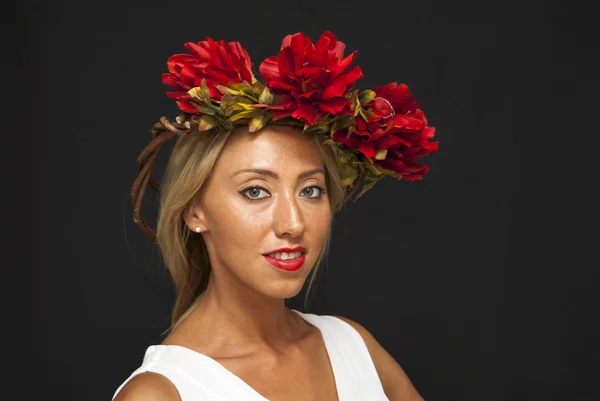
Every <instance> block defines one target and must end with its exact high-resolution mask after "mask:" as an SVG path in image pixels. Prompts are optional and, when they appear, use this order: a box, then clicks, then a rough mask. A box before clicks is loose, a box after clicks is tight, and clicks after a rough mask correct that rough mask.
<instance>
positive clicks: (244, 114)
mask: <svg viewBox="0 0 600 401" xmlns="http://www.w3.org/2000/svg"><path fill="white" fill-rule="evenodd" d="M259 113H260V110H259V109H252V110H244V111H240V112H239V113H235V114H233V115H231V116H230V117H229V119H228V120H229V121H237V120H241V119H242V118H251V117H254V116H255V115H257V114H259Z"/></svg>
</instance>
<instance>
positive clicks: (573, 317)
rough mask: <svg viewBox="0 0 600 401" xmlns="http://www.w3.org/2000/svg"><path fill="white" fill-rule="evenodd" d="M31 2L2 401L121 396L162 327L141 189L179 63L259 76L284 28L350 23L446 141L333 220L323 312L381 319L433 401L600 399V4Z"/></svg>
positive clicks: (18, 51) (13, 119) (166, 289)
mask: <svg viewBox="0 0 600 401" xmlns="http://www.w3.org/2000/svg"><path fill="white" fill-rule="evenodd" d="M18 7H19V8H18V9H17V11H16V13H15V14H13V15H14V16H15V17H16V19H14V20H13V21H17V22H21V24H19V25H18V26H17V29H14V30H10V29H8V28H7V27H6V26H4V27H3V28H2V29H3V31H4V35H3V36H4V39H5V40H6V41H7V43H8V42H10V45H7V46H6V47H5V51H4V55H3V56H2V57H3V59H4V60H7V61H8V62H7V63H3V67H8V70H7V71H8V73H7V74H5V75H4V79H5V82H6V83H7V84H9V86H12V85H16V87H15V90H14V91H13V92H12V96H11V95H9V94H7V93H6V92H5V93H4V100H5V101H6V100H9V101H10V103H11V104H13V105H14V104H16V105H18V107H17V108H16V110H15V111H14V112H12V111H11V112H10V114H9V115H8V116H6V117H5V118H4V120H5V122H6V123H7V124H10V125H8V127H13V128H12V129H9V130H8V132H6V131H5V132H3V133H4V134H5V135H6V136H8V137H9V138H10V139H9V142H8V144H9V145H5V146H6V147H5V152H3V153H4V157H3V162H6V163H7V168H6V169H5V174H4V175H5V179H4V190H3V198H4V199H3V201H4V202H7V206H6V207H5V208H4V212H5V213H4V215H5V222H6V224H7V227H9V228H10V231H9V229H6V231H5V233H8V234H9V235H7V239H6V240H5V241H3V244H4V246H6V252H4V253H5V255H6V268H4V269H2V277H3V279H2V283H3V287H5V289H4V291H3V292H2V294H3V298H4V302H3V307H4V309H5V313H4V315H3V316H4V323H3V327H4V328H3V337H5V338H6V340H5V341H3V343H4V345H5V348H6V350H5V352H6V355H8V356H9V357H10V363H9V362H8V361H6V362H4V363H3V365H4V371H5V374H3V381H4V382H5V384H6V385H5V386H3V387H4V388H6V389H7V390H6V391H4V390H3V392H2V395H0V398H2V399H6V400H17V399H28V400H29V399H32V400H33V399H41V398H43V399H62V400H82V399H85V400H108V399H110V397H111V396H112V394H113V392H114V390H115V389H116V387H117V386H118V385H119V384H120V383H121V381H122V380H124V379H125V378H126V377H127V375H128V374H129V373H130V372H131V371H132V370H133V369H135V368H136V367H137V366H138V365H139V363H140V362H141V358H142V356H143V352H144V350H145V348H146V347H147V346H148V345H150V344H153V343H157V342H160V340H161V333H162V332H163V331H164V330H165V329H166V328H167V325H168V314H169V308H170V305H171V303H172V301H173V291H172V288H171V284H170V282H169V278H168V276H167V275H166V273H165V272H164V269H163V267H162V265H161V263H160V257H159V254H158V252H157V251H156V250H155V249H153V248H152V247H151V246H150V245H149V243H148V241H147V240H146V239H145V238H144V237H143V236H142V234H141V233H140V232H139V231H138V230H137V227H136V226H135V225H134V224H133V223H132V218H131V211H130V206H129V199H128V193H129V188H130V186H131V183H132V181H133V179H134V177H135V173H136V170H135V158H136V157H137V154H138V153H139V151H140V150H141V149H142V148H143V146H145V144H146V143H147V142H148V141H149V139H150V133H149V130H150V127H151V126H152V125H153V123H154V122H155V121H156V120H157V119H158V118H159V117H160V116H163V115H166V116H168V117H170V118H174V116H175V115H176V114H177V109H176V106H175V105H174V103H173V102H172V101H171V100H170V99H168V98H167V97H166V96H165V95H164V92H165V88H164V87H163V86H162V84H161V82H160V74H161V73H162V72H164V71H166V64H165V63H166V59H167V57H168V56H169V55H171V54H174V53H178V52H183V51H185V49H184V48H183V43H184V42H186V41H198V40H203V39H205V38H206V36H210V37H212V38H213V39H225V40H227V41H240V42H241V43H242V45H243V46H244V47H245V48H246V49H248V51H249V53H250V55H251V57H252V59H253V62H254V64H255V68H257V67H258V65H259V64H260V62H261V61H262V60H263V59H264V58H266V57H267V56H270V55H274V54H276V52H277V51H278V49H279V45H280V42H281V39H282V38H283V36H284V35H286V34H288V33H295V32H298V31H301V32H304V33H306V34H308V35H309V36H311V37H312V38H313V39H316V38H317V37H318V35H319V34H320V33H321V32H323V31H325V30H331V31H332V32H334V33H335V34H336V36H337V37H338V39H340V40H342V41H344V42H345V43H346V45H347V49H348V51H352V50H355V49H357V50H358V51H359V55H358V58H357V60H356V63H357V64H358V65H360V66H361V67H362V69H363V71H364V74H365V78H364V79H362V80H359V81H358V82H357V85H358V86H359V87H361V88H368V87H373V86H376V85H380V84H385V83H387V82H391V81H394V80H397V81H399V82H404V83H406V84H408V85H409V87H410V88H411V90H412V91H413V93H414V94H415V96H416V98H417V100H418V101H419V102H420V103H421V105H422V108H423V109H424V110H425V112H426V114H427V116H428V118H429V120H430V123H431V125H433V126H435V127H436V128H437V136H436V139H437V140H439V141H440V150H439V152H438V153H435V154H433V155H431V156H428V157H427V158H426V159H424V161H425V162H426V163H427V164H429V165H430V166H431V172H430V174H429V175H428V176H427V177H426V179H424V180H423V181H420V182H416V183H408V182H395V181H394V180H393V179H390V178H386V179H384V180H383V181H382V182H380V183H379V184H378V185H377V186H376V188H375V189H374V190H372V191H371V192H369V193H368V194H367V195H366V196H365V197H364V198H362V199H361V200H360V201H359V202H357V203H353V204H350V205H348V206H347V207H346V208H345V209H344V210H343V211H342V212H341V213H340V214H339V215H338V216H337V218H336V221H335V226H334V234H333V243H332V248H331V253H330V256H329V259H328V264H327V267H326V268H325V269H324V270H323V272H322V274H321V276H320V279H319V283H318V287H317V289H316V292H315V293H314V296H313V297H312V298H311V303H310V308H309V311H310V312H313V313H320V314H338V315H343V316H348V317H350V318H352V319H354V320H356V321H358V322H360V323H362V324H363V325H365V326H366V327H367V328H368V329H369V330H370V331H371V332H372V333H373V334H374V335H375V337H376V338H377V339H378V340H379V341H380V342H381V343H382V344H383V345H384V347H385V348H386V349H387V350H388V351H389V352H390V353H391V354H392V355H393V356H394V357H395V358H396V359H397V360H398V361H399V363H400V364H401V365H402V366H403V367H404V369H405V370H406V372H407V373H408V375H409V376H410V378H411V379H412V381H413V383H414V384H415V386H416V387H417V389H418V390H419V391H420V392H421V394H422V395H423V396H424V398H425V399H427V400H532V399H533V400H566V399H573V400H575V399H577V400H591V399H598V398H594V397H593V396H592V394H591V390H592V388H594V387H595V385H596V383H597V376H596V373H595V370H594V367H595V364H596V363H597V362H598V353H597V352H596V347H595V345H594V339H595V338H596V337H597V334H598V331H597V330H595V323H596V320H597V319H598V313H597V307H598V303H597V296H596V294H595V292H596V289H595V288H596V284H595V282H594V278H595V277H596V274H595V270H596V269H597V268H598V266H599V265H600V264H599V263H598V262H597V252H596V249H595V247H596V246H597V243H598V239H599V238H598V232H597V230H598V208H597V206H594V205H597V202H598V198H597V196H596V195H595V193H594V191H595V189H596V187H597V186H598V180H597V176H596V172H597V168H596V153H597V152H598V146H599V141H598V129H597V122H596V121H597V110H598V109H597V106H598V104H597V103H598V102H597V98H598V93H599V91H598V89H600V88H599V87H598V78H597V76H596V73H597V67H598V65H597V64H593V62H594V61H595V60H594V58H595V53H596V52H597V51H598V46H597V42H596V39H595V37H596V36H597V35H595V34H596V33H597V32H596V25H597V15H596V12H595V10H594V9H593V8H592V7H594V5H593V3H592V2H589V4H588V5H587V6H583V5H582V6H580V5H578V4H576V3H575V2H557V1H553V2H552V1H547V2H541V1H538V2H533V1H529V2H509V1H502V2H500V1H498V2H494V1H470V2H448V1H433V0H432V1H424V0H423V1H416V2H414V1H413V2H408V1H383V0H381V1H377V2H354V1H324V0H323V1H314V0H313V1H287V0H278V1H273V0H263V1H259V2H250V1H245V2H242V1H234V0H229V1H212V2H203V1H178V2H173V1H171V2H168V1H165V2H161V3H158V2H148V1H146V2H131V3H129V4H127V2H117V1H105V2H94V3H92V2H76V1H70V2H48V3H41V2H40V3H33V2H22V3H20V5H19V6H18ZM10 15H11V14H10V13H7V14H5V18H6V19H10ZM17 38H18V39H17ZM13 108H14V106H13ZM8 110H12V108H9V109H8ZM169 149H170V148H169V147H167V148H166V149H165V150H164V151H163V155H162V156H161V157H162V159H161V160H159V165H158V166H157V171H160V170H161V167H162V166H164V163H165V161H166V154H167V152H168V150H169ZM158 176H160V174H158ZM144 211H145V214H146V216H148V217H152V216H153V213H156V197H154V198H152V197H151V196H149V197H148V198H147V203H146V205H145V207H144ZM293 305H294V306H296V307H298V308H300V307H302V300H301V299H298V300H295V301H294V302H293Z"/></svg>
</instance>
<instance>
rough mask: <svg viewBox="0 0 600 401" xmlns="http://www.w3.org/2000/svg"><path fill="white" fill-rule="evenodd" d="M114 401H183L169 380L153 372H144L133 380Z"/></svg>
mask: <svg viewBox="0 0 600 401" xmlns="http://www.w3.org/2000/svg"><path fill="white" fill-rule="evenodd" d="M114 401H181V398H180V397H179V393H178V392H177V389H176V388H175V386H174V385H173V383H171V381H170V380H169V379H167V378H166V377H164V376H163V375H160V374H158V373H153V372H144V373H140V374H139V375H137V376H135V377H134V378H133V379H131V380H130V381H129V382H128V383H127V384H126V385H125V386H124V387H123V388H122V389H121V391H119V394H117V396H116V397H115V399H114Z"/></svg>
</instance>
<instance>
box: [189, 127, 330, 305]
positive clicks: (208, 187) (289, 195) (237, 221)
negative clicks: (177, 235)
mask: <svg viewBox="0 0 600 401" xmlns="http://www.w3.org/2000/svg"><path fill="white" fill-rule="evenodd" d="M325 182H326V181H325V170H324V165H323V161H322V160H321V156H320V154H319V152H318V150H317V148H316V147H315V145H314V144H313V143H312V142H311V140H310V139H309V138H308V137H307V136H306V135H304V134H302V132H301V131H300V130H299V129H297V128H291V127H283V126H267V127H266V128H263V129H262V130H261V131H260V132H258V133H250V132H248V129H247V127H245V128H239V129H236V130H235V131H234V132H233V134H232V135H231V137H230V138H229V140H228V142H227V144H226V145H225V148H224V149H223V151H222V153H221V155H220V156H219V158H218V160H217V162H216V164H215V166H214V169H213V171H212V173H211V175H210V178H209V179H208V181H207V182H206V184H205V186H204V188H203V190H202V193H201V195H200V198H199V202H198V203H197V204H196V207H195V208H194V209H193V214H192V217H191V218H190V219H188V220H187V224H188V226H189V228H190V229H192V230H194V229H195V228H196V226H200V228H201V229H202V234H201V235H202V236H203V239H204V241H205V243H206V246H207V249H208V253H209V256H210V260H211V265H212V273H213V278H214V279H215V280H216V282H217V283H218V284H217V285H218V286H221V284H225V283H229V284H228V285H229V286H233V287H234V288H240V286H241V287H242V288H244V287H245V288H246V289H250V290H254V291H256V292H258V293H261V294H264V295H266V296H269V297H272V298H280V299H283V298H289V297H292V296H294V295H296V294H297V293H298V292H299V291H300V290H301V289H302V285H303V283H304V281H305V280H306V277H307V276H308V274H309V273H310V271H311V270H312V268H313V267H314V265H315V263H316V260H317V258H318V256H319V253H320V251H321V249H322V248H323V245H324V243H325V240H326V238H327V235H328V233H329V229H330V222H331V209H330V205H329V199H328V194H327V193H326V192H325V191H326V184H325ZM299 246H300V247H303V248H304V251H303V254H304V255H303V256H300V260H301V259H302V258H304V263H303V264H302V265H301V267H299V268H298V264H299V263H298V260H296V261H289V260H288V261H283V262H280V261H278V260H273V259H272V258H271V257H273V256H274V257H275V259H279V260H280V259H285V258H289V257H292V258H293V257H295V256H297V254H292V255H281V254H279V255H272V252H273V251H275V250H278V249H281V248H297V247H299ZM268 254H271V257H265V255H268ZM277 266H279V267H277ZM213 284H215V283H213Z"/></svg>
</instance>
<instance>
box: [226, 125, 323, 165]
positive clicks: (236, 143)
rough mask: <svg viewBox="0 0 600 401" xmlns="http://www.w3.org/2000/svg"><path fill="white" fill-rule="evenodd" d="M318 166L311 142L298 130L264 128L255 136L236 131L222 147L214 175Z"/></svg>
mask: <svg viewBox="0 0 600 401" xmlns="http://www.w3.org/2000/svg"><path fill="white" fill-rule="evenodd" d="M322 166H323V161H322V159H321V154H320V153H319V151H318V149H317V147H316V146H315V144H314V143H313V140H312V139H311V138H310V136H309V135H308V134H305V133H304V132H302V131H301V130H300V129H299V128H292V127H286V126H267V127H265V128H263V129H262V130H260V131H259V132H249V131H248V129H247V127H240V128H238V129H236V130H234V132H233V133H232V134H231V137H230V138H229V140H228V141H227V143H226V144H225V147H224V149H223V151H222V152H221V155H220V156H219V159H218V160H217V164H216V165H215V170H214V172H215V173H216V174H218V173H221V172H222V173H228V172H234V171H237V170H240V169H243V168H265V169H273V170H279V171H284V172H285V171H290V172H293V171H294V170H298V169H302V170H304V169H306V168H311V167H322Z"/></svg>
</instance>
